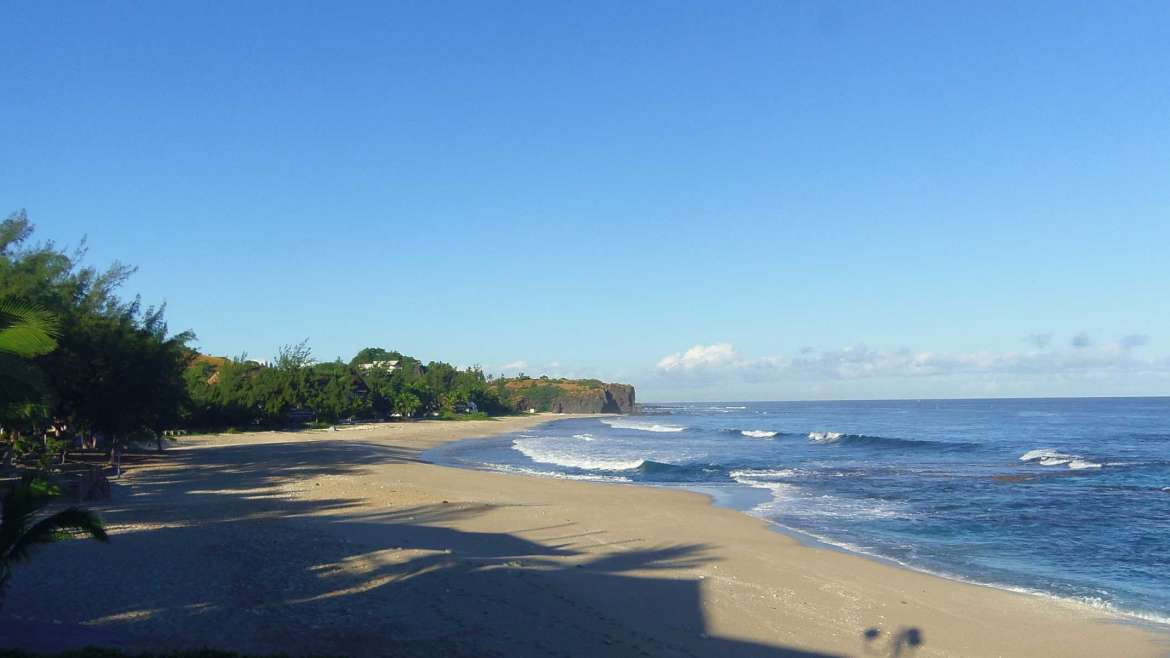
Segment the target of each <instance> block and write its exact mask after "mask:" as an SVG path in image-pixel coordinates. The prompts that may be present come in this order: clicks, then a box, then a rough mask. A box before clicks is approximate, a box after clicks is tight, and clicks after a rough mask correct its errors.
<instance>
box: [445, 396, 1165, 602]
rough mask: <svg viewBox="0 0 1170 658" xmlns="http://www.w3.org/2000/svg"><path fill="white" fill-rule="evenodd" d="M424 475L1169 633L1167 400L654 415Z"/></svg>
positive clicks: (543, 436)
mask: <svg viewBox="0 0 1170 658" xmlns="http://www.w3.org/2000/svg"><path fill="white" fill-rule="evenodd" d="M427 458H429V459H431V460H433V461H436V462H438V463H446V464H450V465H458V466H464V467H470V468H483V469H494V470H503V471H514V472H527V473H534V474H540V475H546V476H552V477H565V478H574V479H587V480H599V481H610V482H627V483H644V484H655V485H666V486H679V487H686V488H692V489H694V488H697V489H701V490H703V491H707V492H709V493H714V494H715V500H716V502H717V503H719V504H725V505H729V506H733V507H738V508H740V509H743V510H745V511H749V512H751V513H753V514H758V515H760V516H763V517H765V518H767V519H769V520H771V521H773V522H775V523H776V524H778V525H780V526H783V527H786V528H791V529H794V530H798V531H801V532H803V533H807V534H810V535H812V536H814V537H816V538H818V539H820V540H822V541H825V542H828V543H831V544H834V545H837V546H840V547H842V548H846V549H849V550H853V551H858V552H862V553H867V554H871V555H875V556H880V557H883V558H888V559H892V560H896V561H898V562H900V563H903V564H905V565H908V566H912V567H915V568H919V569H923V570H927V571H931V572H935V573H941V574H945V575H950V576H954V577H959V578H963V579H967V580H971V581H975V582H981V583H988V584H996V585H1000V586H1006V587H1011V588H1019V589H1025V590H1029V591H1036V592H1042V593H1046V594H1051V595H1055V596H1060V597H1068V598H1075V599H1079V600H1082V601H1085V602H1087V603H1090V604H1093V605H1098V606H1101V607H1106V608H1114V609H1119V610H1122V611H1126V612H1130V613H1133V614H1137V615H1139V616H1143V617H1145V618H1147V619H1153V620H1159V621H1165V620H1166V619H1167V618H1170V398H1112V399H1036V400H947V401H939V400H929V401H870V402H728V403H718V404H711V403H703V404H656V405H644V406H642V407H641V413H640V414H638V415H632V416H620V417H609V418H602V419H585V420H581V419H569V420H562V421H555V422H552V423H549V424H547V425H543V426H541V427H538V428H535V429H533V430H530V431H527V432H521V433H517V434H512V435H507V436H503V437H497V438H492V439H479V440H472V441H463V442H458V443H454V444H449V445H447V446H444V447H442V448H439V449H437V450H434V451H431V452H430V453H428V454H427Z"/></svg>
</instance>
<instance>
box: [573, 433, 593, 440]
mask: <svg viewBox="0 0 1170 658" xmlns="http://www.w3.org/2000/svg"><path fill="white" fill-rule="evenodd" d="M573 438H574V439H581V440H582V441H592V440H593V435H592V434H590V433H588V432H585V433H583V434H574V435H573Z"/></svg>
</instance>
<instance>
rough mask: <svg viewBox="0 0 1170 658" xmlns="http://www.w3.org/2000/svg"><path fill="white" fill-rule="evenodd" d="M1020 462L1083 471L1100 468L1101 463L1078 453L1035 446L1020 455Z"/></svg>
mask: <svg viewBox="0 0 1170 658" xmlns="http://www.w3.org/2000/svg"><path fill="white" fill-rule="evenodd" d="M1020 461H1022V462H1036V463H1037V464H1039V465H1041V466H1068V467H1069V469H1070V470H1074V471H1083V470H1087V469H1093V468H1101V464H1098V463H1097V462H1093V461H1089V460H1088V459H1085V458H1084V457H1082V456H1080V455H1069V454H1065V453H1063V452H1060V451H1058V450H1056V449H1055V448H1037V449H1035V450H1029V451H1028V452H1025V453H1024V454H1022V455H1020Z"/></svg>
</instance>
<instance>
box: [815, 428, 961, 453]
mask: <svg viewBox="0 0 1170 658" xmlns="http://www.w3.org/2000/svg"><path fill="white" fill-rule="evenodd" d="M808 440H809V441H810V442H812V443H822V444H834V443H839V444H842V445H854V446H860V447H874V448H935V449H938V450H969V449H971V448H974V447H976V445H975V444H974V443H964V442H958V441H925V440H921V439H898V438H893V437H888V436H870V435H869V434H846V433H844V432H809V433H808Z"/></svg>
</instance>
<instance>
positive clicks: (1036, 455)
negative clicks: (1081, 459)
mask: <svg viewBox="0 0 1170 658" xmlns="http://www.w3.org/2000/svg"><path fill="white" fill-rule="evenodd" d="M1068 456H1069V455H1065V454H1063V453H1059V452H1057V451H1056V449H1055V448H1036V449H1035V450H1029V451H1028V452H1025V453H1024V454H1022V455H1020V461H1022V462H1032V461H1037V460H1040V459H1051V458H1054V457H1068Z"/></svg>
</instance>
